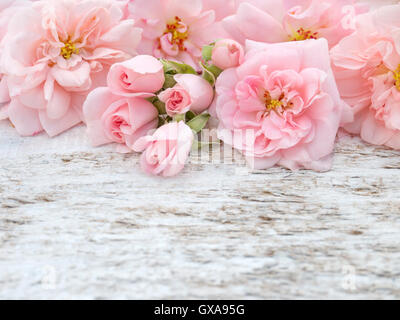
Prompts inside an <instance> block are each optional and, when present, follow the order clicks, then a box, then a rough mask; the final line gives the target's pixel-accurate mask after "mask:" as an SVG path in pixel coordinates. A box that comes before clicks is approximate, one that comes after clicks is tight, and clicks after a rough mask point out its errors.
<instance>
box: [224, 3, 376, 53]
mask: <svg viewBox="0 0 400 320" xmlns="http://www.w3.org/2000/svg"><path fill="white" fill-rule="evenodd" d="M356 2H357V0H237V11H236V14H234V15H232V16H230V17H227V18H225V19H224V20H223V25H224V28H225V30H226V31H227V32H228V33H229V34H230V37H232V38H233V39H235V40H237V41H239V42H240V43H242V44H244V43H245V41H246V40H247V39H249V40H254V41H260V42H267V43H276V42H284V41H299V40H307V39H318V38H325V39H327V40H328V42H329V46H333V45H335V44H336V43H337V42H338V41H339V40H340V39H342V38H343V37H345V36H347V35H349V34H351V33H352V32H353V31H354V28H355V26H354V18H355V17H356V15H358V14H360V13H364V12H365V11H366V10H368V7H367V6H366V5H361V4H357V3H356Z"/></svg>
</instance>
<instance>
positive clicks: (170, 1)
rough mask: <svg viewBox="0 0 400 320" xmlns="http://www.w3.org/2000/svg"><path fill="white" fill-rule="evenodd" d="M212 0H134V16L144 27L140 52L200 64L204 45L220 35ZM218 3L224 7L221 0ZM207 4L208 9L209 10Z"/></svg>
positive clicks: (132, 13) (195, 64)
mask: <svg viewBox="0 0 400 320" xmlns="http://www.w3.org/2000/svg"><path fill="white" fill-rule="evenodd" d="M212 3H213V2H210V1H207V6H206V7H205V6H203V1H202V0H152V1H149V0H134V1H131V3H130V12H131V16H132V17H133V18H134V19H135V21H136V26H138V27H140V28H143V40H142V42H141V44H140V46H139V47H138V52H139V53H140V54H149V55H153V56H155V57H156V58H165V59H169V60H174V61H181V62H184V63H186V64H189V65H191V66H193V67H197V66H198V61H199V60H200V58H201V50H202V47H203V46H204V45H207V44H209V43H211V42H212V41H214V40H216V39H217V38H218V37H219V27H218V24H217V23H216V20H215V11H214V10H211V9H212ZM215 4H216V5H217V6H219V7H221V2H220V1H216V2H215ZM205 8H207V10H205Z"/></svg>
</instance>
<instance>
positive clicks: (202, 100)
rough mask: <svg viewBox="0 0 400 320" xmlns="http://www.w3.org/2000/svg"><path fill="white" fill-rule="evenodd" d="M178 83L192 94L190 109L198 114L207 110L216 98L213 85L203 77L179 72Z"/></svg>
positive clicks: (176, 79) (176, 77)
mask: <svg viewBox="0 0 400 320" xmlns="http://www.w3.org/2000/svg"><path fill="white" fill-rule="evenodd" d="M174 79H175V81H176V82H177V85H178V86H179V87H180V88H182V89H184V90H185V91H186V92H187V94H188V95H189V96H190V100H191V104H190V110H191V111H193V112H194V113H196V114H200V113H202V112H204V111H206V110H207V109H208V108H209V107H210V105H211V103H212V101H213V98H214V89H213V87H212V86H211V85H210V84H209V83H208V82H207V81H206V80H204V79H203V78H202V77H200V76H197V75H194V74H177V75H176V76H175V77H174Z"/></svg>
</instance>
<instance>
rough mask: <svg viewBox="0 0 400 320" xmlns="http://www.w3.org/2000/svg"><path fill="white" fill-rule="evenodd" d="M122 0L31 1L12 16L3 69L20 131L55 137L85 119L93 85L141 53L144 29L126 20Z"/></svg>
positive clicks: (12, 114)
mask: <svg viewBox="0 0 400 320" xmlns="http://www.w3.org/2000/svg"><path fill="white" fill-rule="evenodd" d="M125 6H126V3H125V2H124V1H117V0H47V1H46V0H45V1H36V2H32V3H31V4H30V5H29V6H27V7H26V8H22V9H21V10H18V12H17V13H16V14H15V15H14V16H13V18H12V19H11V21H10V23H9V26H8V31H7V34H6V35H5V37H4V41H3V48H4V49H3V52H2V54H1V70H2V71H3V72H4V74H5V78H6V81H7V86H8V88H9V93H10V97H11V103H10V105H9V107H8V115H9V119H10V121H11V122H12V124H13V125H14V126H15V128H16V130H17V131H18V133H19V134H21V135H24V136H30V135H34V134H37V133H39V132H41V131H43V130H44V131H46V132H47V134H48V135H50V136H55V135H58V134H60V133H62V132H64V131H65V130H68V129H69V128H71V127H73V126H75V125H77V124H79V123H80V122H81V121H82V104H83V102H84V100H85V97H86V95H87V93H88V92H90V90H91V89H92V88H96V87H98V86H100V85H103V86H104V85H105V84H106V75H107V72H108V69H109V67H110V66H111V65H112V64H114V63H116V62H120V61H124V60H127V59H129V58H131V57H132V56H134V55H136V47H137V45H138V43H139V41H140V39H141V30H140V29H137V28H135V27H134V21H133V20H123V17H124V12H123V10H124V8H125Z"/></svg>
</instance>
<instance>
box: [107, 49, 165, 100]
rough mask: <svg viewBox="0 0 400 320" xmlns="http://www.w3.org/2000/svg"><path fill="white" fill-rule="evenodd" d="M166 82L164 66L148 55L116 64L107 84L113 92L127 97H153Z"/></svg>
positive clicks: (112, 68) (111, 70) (109, 74)
mask: <svg viewBox="0 0 400 320" xmlns="http://www.w3.org/2000/svg"><path fill="white" fill-rule="evenodd" d="M164 82H165V76H164V67H163V64H162V63H161V62H160V61H159V60H158V59H156V58H154V57H152V56H148V55H140V56H136V57H134V58H132V59H130V60H127V61H124V62H121V63H116V64H114V65H113V66H112V67H111V69H110V72H109V73H108V77H107V84H108V87H109V88H110V89H111V91H112V92H113V93H114V94H118V95H122V96H127V97H134V96H141V97H144V96H147V97H149V96H152V94H154V93H156V92H158V91H159V90H161V88H162V87H163V85H164ZM149 93H150V94H149Z"/></svg>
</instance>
